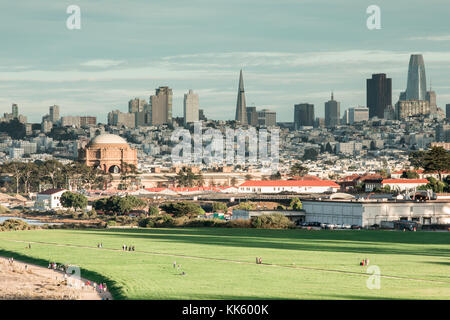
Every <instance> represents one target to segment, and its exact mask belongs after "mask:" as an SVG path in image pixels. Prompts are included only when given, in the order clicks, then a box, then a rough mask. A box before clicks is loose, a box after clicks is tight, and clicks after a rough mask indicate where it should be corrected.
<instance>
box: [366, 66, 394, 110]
mask: <svg viewBox="0 0 450 320" xmlns="http://www.w3.org/2000/svg"><path fill="white" fill-rule="evenodd" d="M366 84H367V92H366V98H367V107H368V108H369V118H373V117H378V118H379V119H383V117H384V110H385V109H386V107H387V106H389V105H392V79H390V78H387V77H386V74H384V73H380V74H373V75H372V78H371V79H367V83H366Z"/></svg>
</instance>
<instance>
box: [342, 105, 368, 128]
mask: <svg viewBox="0 0 450 320" xmlns="http://www.w3.org/2000/svg"><path fill="white" fill-rule="evenodd" d="M347 113H348V115H347V116H348V123H349V124H353V123H355V122H361V121H367V120H369V109H367V108H366V107H353V108H349V109H348V110H347Z"/></svg>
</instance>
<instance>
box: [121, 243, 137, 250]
mask: <svg viewBox="0 0 450 320" xmlns="http://www.w3.org/2000/svg"><path fill="white" fill-rule="evenodd" d="M122 250H123V251H134V246H127V245H126V244H124V245H123V246H122Z"/></svg>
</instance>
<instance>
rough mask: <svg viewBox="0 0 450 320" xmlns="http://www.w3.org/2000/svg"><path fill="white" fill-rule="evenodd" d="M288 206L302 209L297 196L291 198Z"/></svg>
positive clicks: (296, 209)
mask: <svg viewBox="0 0 450 320" xmlns="http://www.w3.org/2000/svg"><path fill="white" fill-rule="evenodd" d="M289 207H290V208H291V209H292V210H294V211H300V210H302V202H301V201H300V199H299V198H293V199H292V200H291V203H290V205H289Z"/></svg>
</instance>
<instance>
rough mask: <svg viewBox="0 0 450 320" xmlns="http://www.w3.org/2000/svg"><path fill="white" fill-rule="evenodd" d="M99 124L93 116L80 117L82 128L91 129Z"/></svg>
mask: <svg viewBox="0 0 450 320" xmlns="http://www.w3.org/2000/svg"><path fill="white" fill-rule="evenodd" d="M96 124H97V117H92V116H81V117H80V126H82V127H89V126H95V125H96Z"/></svg>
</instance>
